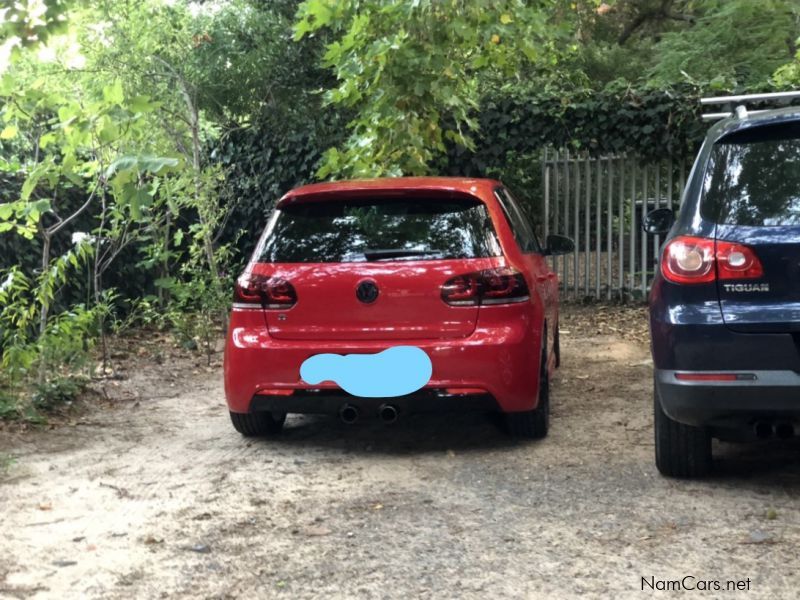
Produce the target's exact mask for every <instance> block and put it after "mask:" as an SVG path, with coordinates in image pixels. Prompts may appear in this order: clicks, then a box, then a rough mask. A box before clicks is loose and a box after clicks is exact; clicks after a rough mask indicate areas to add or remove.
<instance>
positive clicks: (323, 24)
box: [295, 0, 564, 177]
mask: <svg viewBox="0 0 800 600" xmlns="http://www.w3.org/2000/svg"><path fill="white" fill-rule="evenodd" d="M554 6H555V0H538V1H536V2H522V1H521V0H501V1H499V2H483V1H481V2H475V1H472V0H454V1H453V2H444V1H441V0H415V1H413V2H408V1H406V0H368V1H356V0H345V1H341V2H338V1H336V2H335V1H333V0H308V1H307V2H303V4H302V5H301V6H300V8H299V11H298V22H297V24H296V25H295V39H298V40H300V39H303V38H305V37H306V36H309V35H312V34H316V33H317V32H320V31H327V32H329V33H330V35H331V36H332V38H333V39H332V41H330V42H329V43H328V44H327V46H326V52H325V55H324V61H325V64H326V65H327V66H329V67H330V68H332V69H333V71H334V73H335V74H336V78H337V80H338V85H337V86H336V87H334V88H332V89H330V90H329V91H328V92H327V95H326V98H327V101H328V102H331V103H333V104H335V105H338V106H340V107H342V108H345V109H348V110H351V111H353V113H354V114H355V117H354V119H353V120H352V121H351V122H350V123H349V130H350V136H349V137H348V139H347V141H346V142H345V143H344V145H343V146H342V147H341V148H332V149H330V150H328V152H327V153H326V155H325V158H324V162H323V165H322V167H321V169H320V171H319V173H318V174H319V176H320V177H328V176H334V177H339V176H373V175H399V174H422V173H426V172H427V171H428V170H429V169H430V167H429V165H430V163H431V161H432V160H433V159H434V157H436V156H437V155H440V154H442V153H443V152H444V151H445V142H446V141H447V140H450V141H452V142H455V143H457V144H460V145H462V146H466V147H467V148H472V147H473V139H472V136H471V133H472V132H474V131H475V130H476V129H477V122H476V120H475V112H476V110H477V108H478V104H479V100H480V96H481V91H482V83H483V82H485V81H486V79H485V78H484V76H486V75H487V74H489V73H495V74H497V73H500V74H502V75H503V76H504V77H505V78H507V79H508V80H511V79H513V78H514V76H515V73H516V72H517V69H518V68H519V67H520V66H521V65H523V64H525V63H531V64H534V65H537V66H540V67H542V69H543V70H544V69H547V70H552V69H553V67H554V66H555V64H556V61H557V56H558V52H557V44H556V43H555V40H556V39H558V36H559V34H561V33H564V31H563V29H562V28H560V27H559V25H558V23H556V22H554V21H552V20H551V19H550V18H549V16H550V15H552V10H553V8H554Z"/></svg>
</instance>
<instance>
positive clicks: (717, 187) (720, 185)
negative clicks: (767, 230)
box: [703, 123, 800, 227]
mask: <svg viewBox="0 0 800 600" xmlns="http://www.w3.org/2000/svg"><path fill="white" fill-rule="evenodd" d="M703 183H704V200H703V213H704V216H705V217H707V218H709V219H712V220H714V221H716V222H717V223H726V224H732V225H749V226H767V227H769V226H779V225H800V123H789V124H787V123H782V124H780V126H767V127H758V128H754V129H752V130H750V131H744V132H739V133H736V134H733V135H731V136H728V137H727V138H724V139H723V140H722V141H721V142H718V143H717V144H715V145H714V147H713V148H712V150H711V157H710V162H709V165H708V169H707V170H706V176H705V180H704V182H703Z"/></svg>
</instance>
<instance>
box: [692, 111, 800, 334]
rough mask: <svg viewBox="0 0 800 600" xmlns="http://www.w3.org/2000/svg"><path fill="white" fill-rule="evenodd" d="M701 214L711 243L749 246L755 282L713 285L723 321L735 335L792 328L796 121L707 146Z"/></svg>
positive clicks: (798, 256)
mask: <svg viewBox="0 0 800 600" xmlns="http://www.w3.org/2000/svg"><path fill="white" fill-rule="evenodd" d="M703 212H704V216H707V217H709V218H712V219H713V220H714V221H715V222H716V223H717V227H716V239H717V245H718V246H719V242H720V241H727V242H735V243H739V244H744V245H747V246H749V247H750V248H752V249H753V250H754V251H755V254H756V256H757V257H758V259H759V260H760V262H761V265H762V267H763V277H761V278H757V279H742V280H718V282H717V286H718V293H719V300H720V307H721V309H722V315H723V318H724V320H725V324H726V325H727V326H728V327H730V328H731V329H734V330H736V331H743V332H748V331H761V332H792V331H800V121H791V122H789V123H786V122H783V123H781V124H780V125H765V126H758V127H753V128H751V129H747V130H744V131H740V132H736V133H733V134H730V135H729V136H727V137H725V138H723V140H721V141H720V142H717V144H715V146H714V148H713V149H712V152H711V157H710V162H709V165H708V168H707V170H706V177H705V181H704V198H703Z"/></svg>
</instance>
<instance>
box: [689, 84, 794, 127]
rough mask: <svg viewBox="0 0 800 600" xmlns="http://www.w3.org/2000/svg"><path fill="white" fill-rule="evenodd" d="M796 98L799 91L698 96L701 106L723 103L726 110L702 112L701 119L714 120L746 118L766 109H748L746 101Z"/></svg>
mask: <svg viewBox="0 0 800 600" xmlns="http://www.w3.org/2000/svg"><path fill="white" fill-rule="evenodd" d="M797 99H800V91H797V92H772V93H768V94H743V95H739V96H715V97H712V98H700V104H701V105H703V106H709V105H724V109H726V110H727V112H715V113H704V114H703V115H702V117H703V121H716V120H718V119H727V118H728V117H733V116H735V117H736V118H738V119H746V118H747V117H748V116H749V115H757V114H759V113H763V112H766V110H751V111H748V110H747V107H746V106H745V104H746V103H748V102H751V103H752V102H756V103H767V102H772V103H775V104H790V103H791V102H792V101H793V100H797Z"/></svg>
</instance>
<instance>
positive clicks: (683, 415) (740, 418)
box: [655, 369, 800, 427]
mask: <svg viewBox="0 0 800 600" xmlns="http://www.w3.org/2000/svg"><path fill="white" fill-rule="evenodd" d="M744 372H745V374H746V375H747V376H748V378H747V379H741V380H737V381H683V380H679V379H678V378H677V377H676V375H678V374H679V373H680V374H687V373H688V374H693V375H703V374H707V373H708V372H707V371H684V370H681V371H676V370H671V369H656V371H655V380H656V386H657V387H658V394H659V398H660V400H661V405H662V407H663V409H664V412H665V413H666V414H667V415H668V416H669V417H670V418H672V419H674V420H675V421H678V422H680V423H685V424H687V425H695V426H712V427H738V426H742V425H747V424H750V423H752V422H753V421H755V420H757V419H761V418H788V419H796V418H800V374H798V373H796V372H795V371H789V370H744ZM714 373H716V374H721V373H730V374H742V373H743V371H714ZM750 376H752V377H750Z"/></svg>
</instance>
